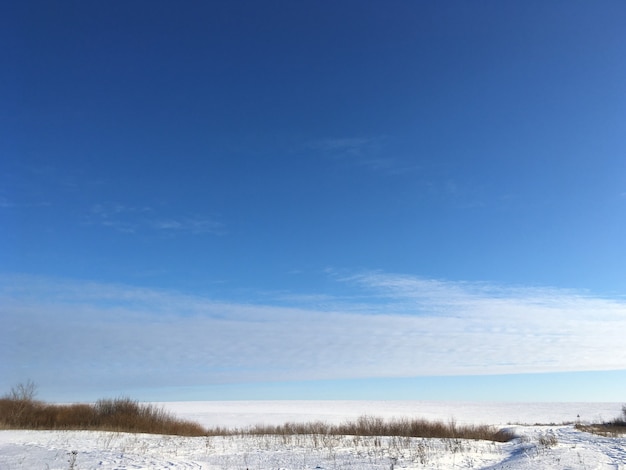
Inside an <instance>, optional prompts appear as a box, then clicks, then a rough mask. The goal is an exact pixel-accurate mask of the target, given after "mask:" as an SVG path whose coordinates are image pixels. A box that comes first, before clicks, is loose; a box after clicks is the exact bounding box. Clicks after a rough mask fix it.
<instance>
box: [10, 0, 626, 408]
mask: <svg viewBox="0 0 626 470" xmlns="http://www.w3.org/2000/svg"><path fill="white" fill-rule="evenodd" d="M0 18H1V19H0V40H1V42H2V44H5V45H7V46H6V47H3V50H2V52H0V60H1V61H2V67H0V103H1V105H0V129H1V132H0V165H1V167H0V227H2V230H0V315H1V318H2V325H3V328H2V329H1V330H0V356H1V357H3V358H5V359H4V360H3V361H2V362H1V363H0V387H1V388H3V389H8V387H10V386H11V385H13V384H15V383H17V382H20V381H25V380H27V379H32V380H34V381H35V382H37V383H38V385H39V388H40V391H41V395H42V396H44V397H46V398H48V397H49V398H51V399H58V400H65V399H67V400H81V399H92V398H97V397H100V396H102V395H119V394H122V393H125V394H128V393H132V394H133V396H136V397H137V398H139V399H144V398H145V399H158V400H170V399H171V400H175V399H228V398H247V399H255V398H263V399H266V398H281V399H283V398H294V399H297V398H381V399H411V398H414V399H435V398H446V399H481V400H493V399H499V400H507V399H512V400H539V401H540V400H559V399H562V400H581V401H584V400H592V401H604V400H606V401H619V400H623V397H620V396H619V395H618V391H619V390H624V389H625V388H626V349H625V348H624V347H623V335H624V332H626V297H625V294H626V284H625V282H624V279H625V277H624V275H623V273H624V268H623V266H624V261H625V260H626V243H624V240H626V218H625V216H626V158H625V157H626V138H625V137H624V136H625V135H626V92H625V90H626V89H625V88H624V83H626V61H624V50H626V33H625V32H624V28H623V24H624V19H625V18H626V5H625V4H624V3H623V2H618V1H606V2H603V3H602V4H598V3H595V2H572V1H551V2H543V1H523V2H521V1H520V2H501V1H483V2H461V1H451V2H428V1H419V2H409V1H390V2H389V1H386V2H374V1H337V2H308V1H302V2H289V1H268V2H253V1H233V2H221V1H220V2H199V1H197V2H196V1H191V2H184V3H180V2H163V1H150V2H144V1H133V2H91V1H87V2H61V3H58V2H57V3H50V2H35V1H25V2H13V4H7V5H4V6H2V11H1V12H0ZM7 358H8V360H7Z"/></svg>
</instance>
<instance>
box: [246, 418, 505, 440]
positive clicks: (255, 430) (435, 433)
mask: <svg viewBox="0 0 626 470" xmlns="http://www.w3.org/2000/svg"><path fill="white" fill-rule="evenodd" d="M240 432H241V433H243V434H253V435H267V434H272V435H295V434H319V435H335V436H396V437H425V438H444V439H474V440H489V441H495V442H507V441H510V440H512V439H514V438H515V437H516V436H514V435H513V434H512V433H510V432H508V431H503V430H498V429H496V428H494V427H492V426H486V425H478V426H476V425H457V424H456V423H455V422H454V421H451V422H448V423H444V422H441V421H427V420H423V419H406V418H402V419H392V420H385V419H383V418H379V417H372V416H361V417H360V418H358V419H357V420H356V421H347V422H345V423H342V424H337V425H334V424H327V423H324V422H321V421H316V422H311V423H286V424H282V425H278V426H266V425H258V426H253V427H251V428H248V429H245V430H242V431H240Z"/></svg>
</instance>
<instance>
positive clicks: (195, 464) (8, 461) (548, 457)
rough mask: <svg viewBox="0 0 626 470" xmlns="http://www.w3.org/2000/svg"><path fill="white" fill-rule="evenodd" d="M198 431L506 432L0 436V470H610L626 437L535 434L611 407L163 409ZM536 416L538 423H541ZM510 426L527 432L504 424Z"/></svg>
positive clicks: (621, 465)
mask: <svg viewBox="0 0 626 470" xmlns="http://www.w3.org/2000/svg"><path fill="white" fill-rule="evenodd" d="M162 405H163V406H165V407H166V408H167V409H169V410H171V411H174V412H176V414H178V415H179V416H181V417H184V418H190V419H195V420H196V421H199V422H201V423H202V424H205V425H215V424H220V425H222V426H224V425H227V426H236V427H245V426H247V425H250V424H256V423H266V424H276V423H283V422H285V421H292V422H294V421H309V420H320V419H321V420H323V421H327V422H340V421H343V420H345V419H346V418H353V417H358V416H360V415H362V414H364V413H366V414H368V415H371V416H384V417H392V416H396V417H399V416H414V417H425V418H428V419H442V420H448V419H451V418H454V419H455V420H456V421H457V422H459V423H470V422H473V423H489V424H492V423H493V424H497V425H501V427H506V428H508V429H512V430H514V431H515V432H516V434H517V435H518V436H519V438H517V439H515V440H514V441H511V442H508V443H492V442H484V441H469V440H455V439H418V438H411V439H405V438H391V437H384V436H381V437H371V438H369V437H368V438H363V437H353V436H342V437H329V436H319V435H314V436H259V437H254V436H245V437H242V436H228V437H208V438H207V437H199V438H188V437H173V436H160V435H147V434H126V433H110V432H91V431H0V470H16V469H28V470H30V469H50V470H68V469H73V470H87V469H102V470H114V469H115V470H122V469H174V468H176V469H177V468H181V469H185V468H196V469H207V470H209V469H210V470H213V469H215V470H217V469H239V470H244V469H246V468H247V469H250V470H252V469H284V470H286V469H289V470H291V469H328V470H330V469H358V470H369V469H372V470H373V469H387V470H388V469H392V468H393V469H400V468H404V469H493V470H495V469H502V470H504V469H513V470H514V469H524V470H530V469H619V470H626V437H619V438H614V437H613V438H607V437H600V436H596V435H592V434H588V433H583V432H580V431H577V430H576V429H575V428H574V426H573V425H571V424H568V425H562V424H552V425H544V426H540V425H534V423H536V422H549V423H552V422H554V423H560V422H562V421H575V420H576V419H577V415H580V419H581V420H583V421H593V420H596V418H598V417H599V418H601V419H611V418H614V417H617V416H618V415H619V414H620V413H621V404H618V403H612V404H608V403H604V404H594V403H578V404H571V403H550V404H536V403H535V404H530V403H525V404H501V403H480V404H478V403H473V404H471V403H449V402H445V403H444V402H330V401H328V402H284V401H275V402H187V403H166V404H165V403H164V404H162ZM542 413H544V414H543V416H542ZM512 422H520V423H530V425H529V424H523V425H519V424H506V423H512Z"/></svg>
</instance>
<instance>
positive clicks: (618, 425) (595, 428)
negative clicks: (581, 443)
mask: <svg viewBox="0 0 626 470" xmlns="http://www.w3.org/2000/svg"><path fill="white" fill-rule="evenodd" d="M576 429H578V430H580V431H585V432H591V433H594V434H599V435H601V436H621V435H622V434H625V433H626V405H623V406H622V415H621V416H619V417H617V418H615V419H614V420H612V421H608V422H604V423H595V424H577V425H576Z"/></svg>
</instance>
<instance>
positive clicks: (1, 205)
mask: <svg viewBox="0 0 626 470" xmlns="http://www.w3.org/2000/svg"><path fill="white" fill-rule="evenodd" d="M51 205H52V204H51V203H50V202H44V201H40V202H16V201H11V200H9V199H7V198H4V197H0V209H24V208H29V207H49V206H51Z"/></svg>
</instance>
